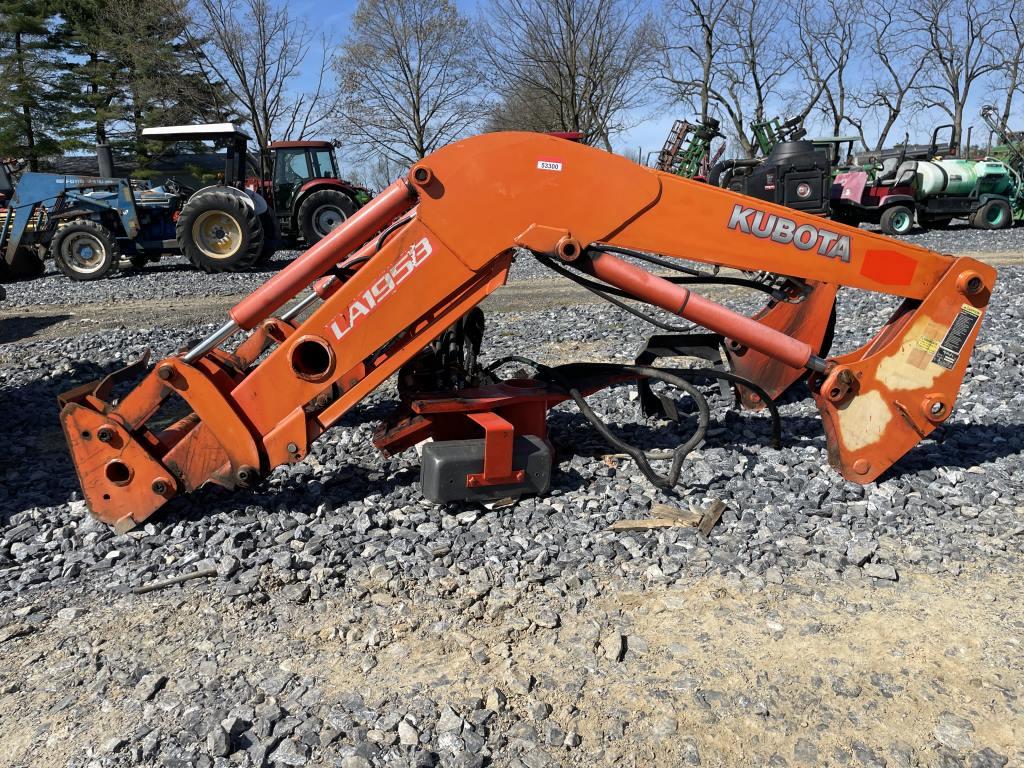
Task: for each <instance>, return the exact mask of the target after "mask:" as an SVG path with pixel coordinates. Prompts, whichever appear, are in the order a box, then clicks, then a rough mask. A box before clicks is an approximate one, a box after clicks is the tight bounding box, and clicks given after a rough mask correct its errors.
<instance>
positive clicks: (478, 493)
mask: <svg viewBox="0 0 1024 768" xmlns="http://www.w3.org/2000/svg"><path fill="white" fill-rule="evenodd" d="M484 442H485V441H484V438H479V439H473V440H445V441H443V442H433V443H427V444H426V445H424V446H423V459H422V461H423V463H422V475H421V477H422V484H423V495H424V496H425V497H426V498H427V499H429V500H430V501H432V502H434V503H435V504H446V503H448V502H450V501H493V500H495V499H504V498H510V497H519V496H524V495H527V494H543V493H547V491H548V488H550V487H551V467H552V465H553V464H554V459H553V455H552V451H551V447H550V446H549V445H548V444H547V443H546V442H545V441H544V440H542V439H541V438H539V437H537V436H536V435H524V436H521V437H517V438H516V439H515V442H514V443H513V448H512V471H513V473H517V474H518V473H519V472H520V471H521V472H522V475H521V478H522V479H520V480H518V481H517V482H512V483H500V484H497V485H476V486H472V485H470V484H468V483H467V482H466V480H467V478H469V477H473V476H477V475H480V474H481V473H482V472H483V469H484Z"/></svg>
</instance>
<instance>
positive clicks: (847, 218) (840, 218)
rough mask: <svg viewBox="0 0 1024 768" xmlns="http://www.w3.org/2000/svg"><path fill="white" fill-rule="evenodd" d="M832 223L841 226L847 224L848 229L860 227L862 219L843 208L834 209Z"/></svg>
mask: <svg viewBox="0 0 1024 768" xmlns="http://www.w3.org/2000/svg"><path fill="white" fill-rule="evenodd" d="M831 219H832V221H835V222H838V223H840V224H845V225H846V226H848V227H859V226H860V217H859V216H858V215H857V214H855V213H854V212H853V211H847V210H844V209H842V208H833V209H832V213H831Z"/></svg>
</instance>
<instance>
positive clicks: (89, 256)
mask: <svg viewBox="0 0 1024 768" xmlns="http://www.w3.org/2000/svg"><path fill="white" fill-rule="evenodd" d="M50 258H52V259H53V263H54V264H56V265H57V269H59V270H60V271H61V272H63V273H64V274H65V275H67V276H68V277H70V278H71V279H72V280H74V281H76V282H85V281H87V280H101V279H103V278H104V277H106V276H107V275H109V274H110V272H111V270H114V269H117V265H118V263H119V262H120V261H121V249H120V248H119V247H118V245H117V238H116V237H115V236H114V233H113V232H111V231H110V230H109V229H107V228H106V227H104V226H103V225H102V224H100V223H99V222H96V221H90V220H89V219H80V220H78V221H72V222H71V223H70V224H66V225H64V226H63V227H61V228H60V229H58V230H57V234H55V235H54V236H53V240H51V241H50Z"/></svg>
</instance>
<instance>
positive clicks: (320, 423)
mask: <svg viewBox="0 0 1024 768" xmlns="http://www.w3.org/2000/svg"><path fill="white" fill-rule="evenodd" d="M516 248H525V249H528V250H530V251H532V252H534V253H535V254H538V255H539V257H540V258H541V259H542V260H548V261H554V262H556V263H557V264H560V265H561V269H562V270H563V271H565V270H568V271H569V272H571V273H572V274H573V275H576V276H578V277H579V278H580V279H582V280H587V281H590V283H591V284H593V283H595V282H600V283H601V284H602V285H603V286H605V287H606V288H607V289H608V290H609V291H612V292H615V295H618V296H620V297H623V296H624V297H629V298H634V299H637V300H639V301H643V302H646V303H648V304H652V305H655V306H658V307H661V308H662V309H665V310H668V311H669V312H671V313H673V314H675V315H678V316H679V317H682V318H686V319H689V320H691V321H693V322H694V323H697V324H699V325H701V326H704V327H705V328H707V329H709V330H710V331H713V332H714V333H715V334H718V335H719V336H720V337H721V338H722V339H723V340H724V345H725V350H726V354H727V356H728V359H729V361H730V363H731V367H732V369H733V370H734V371H736V372H738V373H740V374H742V380H743V381H746V382H749V384H750V386H751V389H747V390H743V387H742V386H741V392H742V394H743V395H744V399H743V401H744V403H745V404H746V405H748V406H752V407H757V405H758V404H759V402H760V401H761V400H763V398H760V396H758V395H757V394H755V393H754V389H753V388H756V389H758V390H759V391H761V392H763V393H765V394H766V395H767V397H768V398H769V399H771V398H774V397H775V396H777V395H778V394H779V393H780V392H781V391H782V390H783V389H785V387H786V386H788V385H789V384H791V383H793V382H794V381H795V380H797V379H798V378H800V377H801V376H804V375H807V374H808V372H809V374H810V379H809V384H810V386H811V390H812V393H813V396H814V400H815V402H816V403H817V406H818V408H819V410H820V412H821V414H822V417H823V421H824V426H825V434H826V437H827V444H828V452H829V457H830V461H831V463H832V465H833V466H834V467H835V468H836V469H837V470H838V471H840V472H841V473H842V474H843V475H844V476H845V477H846V478H848V479H850V480H854V481H856V482H868V481H871V480H873V479H874V478H876V477H877V476H878V475H879V474H881V473H882V472H884V471H885V470H886V469H887V468H888V467H890V466H891V465H892V464H893V463H894V462H895V461H897V460H898V459H899V458H900V457H901V456H903V455H904V454H905V453H906V452H907V451H908V450H910V449H911V448H912V447H913V446H914V445H915V444H916V443H917V442H919V441H920V440H921V439H922V438H924V437H926V436H927V435H928V434H929V433H930V432H931V431H932V430H933V429H934V428H935V427H936V426H937V425H938V424H940V423H941V422H943V421H944V420H945V419H947V418H948V416H949V414H950V412H951V410H952V408H953V405H954V402H955V400H956V396H957V392H958V390H959V387H960V383H961V381H962V379H963V376H964V372H965V369H966V367H967V364H968V360H969V357H970V354H971V350H972V349H973V346H974V342H975V339H976V337H977V334H978V331H979V328H980V325H981V319H982V316H983V315H984V312H985V307H986V305H987V303H988V300H989V296H990V293H991V291H992V288H993V285H994V282H995V272H994V270H993V269H992V268H991V267H988V266H986V265H984V264H981V263H979V262H977V261H974V260H972V259H966V258H953V257H950V256H943V255H939V254H937V253H933V252H931V251H928V250H925V249H923V248H919V247H916V246H913V245H908V244H906V243H902V242H898V241H895V240H890V239H888V238H885V237H881V236H877V235H874V234H870V233H867V232H864V231H861V230H858V229H853V228H850V227H845V226H842V225H839V224H836V223H834V222H831V221H826V220H822V219H820V218H817V217H815V216H811V215H807V214H802V213H800V212H798V211H794V210H791V209H788V208H781V207H778V206H773V205H770V204H767V203H762V202H760V201H756V200H753V199H751V198H747V197H743V196H741V195H737V194H735V193H732V192H729V191H726V190H723V189H718V188H715V187H708V186H706V185H703V184H699V183H696V182H692V181H688V180H686V179H682V178H680V177H677V176H673V175H669V174H666V173H661V172H658V171H654V170H651V169H647V168H643V167H640V166H638V165H636V164H634V163H632V162H630V161H628V160H626V159H624V158H621V157H617V156H615V155H611V154H608V153H606V152H603V151H600V150H596V149H593V148H589V147H586V146H583V145H580V144H576V143H573V142H569V141H565V140H563V139H560V138H555V137H551V136H544V135H540V134H531V133H495V134H488V135H483V136H478V137H475V138H471V139H466V140H464V141H461V142H458V143H456V144H453V145H450V146H448V147H446V148H444V149H442V150H439V151H438V152H436V153H434V154H433V155H431V156H430V157H427V158H425V159H424V160H423V161H421V162H419V163H417V164H416V165H414V166H413V167H412V168H411V169H410V171H409V174H408V176H407V177H406V178H404V179H402V180H400V181H398V182H396V183H395V184H393V185H392V186H391V187H389V188H388V189H387V190H385V191H384V192H383V193H382V194H381V195H379V196H378V197H377V198H375V199H374V200H373V201H372V202H371V203H369V204H368V205H366V206H365V207H363V208H362V209H360V210H359V211H358V212H357V213H356V214H355V215H354V216H352V217H351V218H350V219H348V220H347V221H346V222H345V223H344V224H342V225H341V226H340V227H338V228H337V229H336V230H335V231H334V232H333V233H331V235H329V236H328V237H326V238H324V239H323V240H322V241H320V242H319V243H318V244H316V245H314V246H313V247H312V248H310V249H309V250H308V251H307V252H306V253H305V254H303V255H302V256H301V257H300V258H298V259H297V260H296V261H294V262H293V263H292V264H290V265H289V266H288V267H287V268H285V269H283V270H282V271H281V272H279V273H277V274H276V275H275V276H274V277H272V278H271V279H270V280H268V281H267V282H266V283H265V284H264V285H263V286H261V287H260V288H259V289H258V290H256V291H255V292H254V293H253V294H252V295H250V296H248V297H247V298H246V299H244V300H243V301H241V302H240V303H239V304H238V305H236V306H235V307H234V308H233V309H232V310H231V312H230V320H229V321H228V322H227V323H225V325H224V326H223V327H222V328H221V329H220V330H219V331H218V332H217V333H215V334H213V335H212V336H211V337H210V338H208V339H207V340H205V341H204V342H203V343H201V344H200V345H198V346H197V347H195V348H194V349H192V350H190V351H188V352H186V353H183V354H179V355H174V356H172V357H169V358H166V359H164V360H161V361H160V362H158V363H157V364H156V365H155V366H154V367H153V368H152V369H150V370H149V371H148V373H146V374H145V375H144V377H143V378H142V380H141V382H139V383H138V385H137V386H136V387H135V388H134V389H133V390H131V391H130V392H129V393H128V394H127V395H126V396H125V397H123V398H122V399H120V401H118V402H117V403H113V402H110V396H111V391H112V389H113V387H114V385H115V384H116V383H118V382H119V381H122V380H124V379H125V378H127V377H128V376H132V377H135V376H137V375H138V374H139V373H141V372H142V370H143V369H144V368H145V362H144V361H140V363H139V364H138V365H136V366H134V367H130V369H128V370H125V371H121V372H118V373H116V374H113V375H112V376H109V377H107V379H104V380H103V381H101V382H98V383H95V384H91V385H87V386H84V387H80V388H78V389H76V390H74V391H72V392H68V393H66V394H65V395H64V396H62V398H61V402H62V405H63V410H62V412H61V420H62V423H63V427H64V430H65V434H66V437H67V440H68V444H69V446H70V449H71V453H72V455H73V458H74V462H75V466H76V468H77V471H78V475H79V479H80V480H81V483H82V488H83V491H84V495H85V498H86V500H87V501H88V504H89V506H90V508H91V510H92V511H93V513H94V514H95V515H97V516H98V517H99V518H101V519H102V520H104V521H106V522H108V523H110V524H112V525H114V526H115V527H116V528H118V529H119V530H126V529H128V528H130V527H132V526H134V525H135V524H137V523H139V522H141V521H142V520H144V519H146V518H147V517H148V516H149V515H151V514H152V513H153V512H154V511H156V510H157V509H159V508H160V507H161V506H162V505H163V504H165V503H166V502H167V501H168V500H170V499H171V498H173V497H174V496H176V495H178V494H180V493H183V492H188V491H191V490H193V489H195V488H198V487H199V486H201V485H203V484H205V483H210V482H212V483H217V484H220V485H222V486H225V487H228V488H233V487H236V486H250V485H252V484H253V483H254V482H255V481H256V480H258V479H259V478H260V477H262V476H265V475H266V474H268V473H269V472H270V471H271V470H272V469H273V468H274V467H277V466H279V465H281V464H286V463H294V462H298V461H301V460H302V459H303V458H304V457H305V456H306V454H307V453H308V451H309V448H310V445H311V443H312V442H313V441H314V440H315V439H316V438H317V437H318V436H319V435H320V434H321V433H323V432H324V431H325V430H326V429H328V428H329V427H331V425H333V424H335V423H336V422H337V421H338V420H339V419H340V418H341V417H342V415H343V414H345V412H346V411H348V410H349V409H350V408H352V407H353V406H354V405H355V404H356V403H358V402H359V401H360V400H361V399H362V398H364V397H366V396H367V395H368V394H369V393H370V392H372V391H373V390H374V389H375V388H376V387H378V386H379V385H380V384H382V383H383V382H384V381H385V380H387V379H388V378H389V377H391V376H392V375H393V374H395V373H398V372H400V371H401V376H400V381H399V387H400V391H401V392H402V402H403V406H402V412H401V413H400V414H399V418H396V419H395V420H393V421H391V422H389V423H388V424H387V425H385V427H384V428H382V430H381V431H380V433H379V434H378V437H377V439H376V442H377V444H378V445H379V446H380V447H382V448H383V449H384V450H386V451H397V450H401V449H403V448H404V447H407V446H409V445H412V444H414V443H416V442H419V441H420V440H422V439H424V438H426V437H428V436H429V437H433V438H434V440H435V443H436V444H438V445H440V446H441V447H439V448H438V449H437V450H438V451H439V452H438V453H437V455H436V457H434V459H436V465H437V467H441V468H442V469H439V470H437V471H439V472H441V473H442V476H443V477H444V478H448V481H447V485H446V486H445V488H447V486H448V485H452V483H451V480H450V478H451V476H452V472H455V475H454V476H455V477H456V478H457V479H458V482H456V483H454V485H455V486H459V488H457V489H456V490H457V491H466V492H467V493H470V492H479V493H483V492H487V491H489V490H493V492H494V493H503V494H504V495H515V493H519V492H525V491H526V490H529V489H531V488H532V490H534V491H537V490H540V491H543V489H544V488H546V485H545V481H544V477H543V473H544V469H543V467H542V466H539V465H537V464H535V463H534V460H535V459H536V457H537V456H542V457H543V456H547V455H548V454H547V453H545V451H546V448H545V446H546V445H547V437H546V431H545V426H544V421H545V416H546V410H547V408H549V407H550V406H551V405H553V404H555V403H557V402H560V401H562V400H565V399H566V398H567V397H569V396H570V395H569V394H567V392H568V391H569V390H570V389H572V387H567V386H566V385H565V381H564V379H562V380H560V381H561V383H559V381H556V380H547V381H542V380H540V379H541V378H543V377H539V378H538V379H537V380H533V379H530V380H512V381H506V382H501V381H497V380H489V379H487V378H486V376H483V375H482V374H481V375H482V376H483V378H479V377H478V378H477V379H474V380H472V381H466V382H463V383H462V384H459V385H454V384H447V383H444V382H447V381H449V379H443V378H440V375H439V374H438V375H434V376H433V378H430V376H428V374H431V375H433V374H437V371H434V370H428V368H429V366H427V363H426V362H425V361H426V359H427V358H426V357H425V356H424V355H422V354H420V353H421V352H422V351H423V350H424V348H426V347H428V345H430V348H431V350H433V351H434V354H433V355H432V356H431V360H437V359H439V358H440V356H441V352H440V351H439V350H442V349H448V348H449V347H450V345H451V344H454V343H455V342H454V341H453V339H456V337H457V339H456V340H457V341H458V343H459V344H464V342H465V338H470V337H472V336H473V333H474V331H473V330H472V329H473V323H474V322H475V318H476V316H477V314H478V313H479V310H474V307H476V305H477V304H479V303H480V302H481V301H482V300H483V299H484V298H485V297H486V296H487V295H488V294H490V293H491V292H493V291H494V290H495V289H497V288H498V287H499V286H501V285H502V284H503V283H504V282H505V280H506V277H507V274H508V269H509V266H510V264H511V261H512V258H513V255H514V253H515V249H516ZM634 252H644V253H645V254H660V256H661V257H662V259H664V260H665V261H664V263H665V264H669V265H671V264H673V263H676V260H687V261H690V262H703V263H707V264H712V265H720V266H724V267H732V268H735V269H738V270H744V271H746V272H758V273H761V272H763V273H770V274H771V275H773V276H785V277H786V278H788V279H786V280H782V278H779V279H778V280H777V281H776V282H775V283H774V284H773V285H774V286H775V287H774V288H773V289H772V290H773V291H774V295H773V298H772V300H771V301H770V302H769V304H768V306H767V307H766V308H765V309H764V310H762V311H761V312H759V313H758V314H756V315H755V316H753V317H745V316H743V315H741V314H738V313H736V312H733V311H731V310H729V309H727V308H725V307H724V306H721V305H719V304H717V303H715V302H713V301H710V300H708V299H706V298H704V297H702V296H700V295H699V294H698V293H696V292H694V291H692V290H690V289H689V288H687V284H688V283H687V282H686V280H673V279H669V278H666V277H661V276H658V275H655V274H652V273H651V272H650V271H648V270H646V269H643V268H641V267H639V266H637V264H636V263H635V262H636V259H632V258H630V257H631V256H637V255H638V254H636V253H634ZM838 286H847V287H850V288H860V289H864V290H869V291H875V292H880V293H886V294H891V295H894V296H899V297H902V298H903V299H904V301H903V303H902V304H901V306H900V308H899V309H898V310H897V311H896V312H895V313H894V315H893V316H892V317H891V318H890V319H889V320H888V322H886V323H885V324H884V325H883V327H882V328H881V329H880V330H879V331H878V333H877V334H876V335H875V336H874V337H873V338H872V339H870V340H869V341H868V342H867V343H866V344H864V346H862V347H860V348H859V349H857V350H856V351H854V352H851V353H849V354H845V355H842V356H840V357H837V358H834V359H826V358H824V357H823V356H822V345H823V337H824V336H825V334H826V327H825V326H826V325H827V321H828V316H829V313H830V312H831V311H832V309H833V304H834V299H835V293H836V288H837V287H838ZM307 289H312V290H310V292H309V293H308V295H306V296H305V297H304V298H301V299H300V298H299V297H300V296H301V295H302V294H303V293H304V292H305V291H306V290H307ZM294 299H299V300H298V302H297V303H295V304H293V305H292V307H291V308H290V309H288V310H286V311H285V312H283V313H279V310H281V309H282V308H283V307H285V306H286V305H287V304H288V303H289V302H292V301H293V300H294ZM456 330H457V331H458V333H455V331H456ZM244 334H247V335H245V338H244V340H242V341H241V343H240V344H239V345H237V346H235V347H234V351H231V352H229V351H227V350H226V349H225V348H224V343H225V342H226V341H228V340H229V339H232V338H233V337H238V336H242V335H244ZM446 345H448V346H446ZM458 349H460V350H463V349H464V347H458ZM425 372H426V373H425ZM554 375H555V374H552V376H554ZM559 375H562V374H559ZM647 375H648V373H645V372H644V371H641V370H640V369H635V370H631V371H630V372H629V373H628V375H627V378H629V377H633V378H641V377H644V376H647ZM417 377H419V378H417ZM424 377H426V378H424ZM621 379H622V376H619V377H618V380H621ZM417 382H419V383H417ZM424 382H427V383H424ZM439 382H441V383H439ZM607 383H609V382H603V383H600V382H599V383H594V382H593V381H591V382H590V383H589V384H587V385H586V386H584V385H581V386H580V389H581V390H587V391H593V390H594V389H596V388H599V387H600V386H603V385H606V384H607ZM591 384H592V386H591ZM760 404H761V405H763V404H764V403H763V402H760ZM171 413H173V414H174V415H175V416H176V417H178V418H177V420H173V419H169V418H168V416H169V414H171ZM467 438H474V439H476V443H473V444H474V445H476V444H479V446H480V451H479V452H478V454H474V455H473V456H471V457H470V459H466V460H464V459H465V456H463V454H462V453H459V452H458V451H463V450H467V449H466V448H465V446H466V445H469V443H472V442H473V441H472V440H470V441H469V442H467ZM523 440H526V442H525V443H524V442H523ZM452 441H454V442H452ZM456 442H457V443H458V446H456ZM446 444H447V445H448V446H449V447H448V448H445V447H444V446H445V445H446ZM456 448H457V449H458V450H456ZM449 449H450V450H449ZM446 451H447V452H446ZM524 451H525V453H524ZM431 455H432V456H434V455H433V454H431ZM460 457H461V458H460ZM524 457H527V458H524ZM434 459H432V460H434ZM467 462H468V463H467ZM524 462H525V463H524ZM466 467H469V468H468V469H467V468H466ZM453 468H454V469H453ZM425 471H426V470H425ZM531 483H533V485H530V484H531ZM424 487H425V493H426V482H425V486H424ZM445 488H440V489H439V490H437V494H438V498H439V499H441V500H445V499H448V498H450V497H449V496H445V495H444V494H446V493H449V492H450V491H448V490H445ZM467 489H468V490H467Z"/></svg>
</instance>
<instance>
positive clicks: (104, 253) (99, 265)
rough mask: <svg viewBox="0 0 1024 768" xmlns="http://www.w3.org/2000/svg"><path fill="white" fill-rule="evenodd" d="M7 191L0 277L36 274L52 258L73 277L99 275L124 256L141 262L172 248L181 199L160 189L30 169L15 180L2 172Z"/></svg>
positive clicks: (0, 186) (0, 181)
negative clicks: (152, 254) (148, 254)
mask: <svg viewBox="0 0 1024 768" xmlns="http://www.w3.org/2000/svg"><path fill="white" fill-rule="evenodd" d="M4 177H6V178H4ZM4 188H6V190H5V189H4ZM4 191H6V192H7V196H8V202H7V207H6V209H5V210H4V211H3V212H2V213H0V255H2V259H0V276H4V277H8V278H14V279H23V278H31V277H35V276H37V275H40V274H42V272H43V270H44V260H45V259H46V258H47V257H48V256H49V257H51V258H53V260H54V263H55V264H56V266H57V268H58V269H60V271H61V272H63V273H64V274H66V275H67V276H68V277H70V278H71V279H72V280H97V279H99V278H102V277H105V276H106V275H107V274H109V273H110V271H111V270H113V269H116V268H117V267H118V266H119V265H120V262H121V260H122V258H127V259H129V260H131V261H132V262H139V260H141V261H142V262H144V261H145V258H146V254H147V253H149V252H154V253H157V252H162V251H166V250H167V249H168V247H169V246H173V247H177V243H176V241H175V234H174V214H175V213H176V212H177V210H178V209H179V208H180V205H179V203H178V196H177V195H175V194H173V193H172V192H170V191H167V190H164V189H162V188H156V189H148V188H146V186H145V185H144V184H140V183H138V182H133V181H131V180H129V179H119V178H107V177H99V176H76V175H67V174H53V173H35V172H26V173H23V174H22V175H21V178H19V179H18V182H17V184H16V185H12V184H11V183H10V178H9V176H8V175H7V174H6V172H0V193H2V192H4ZM140 263H141V262H140ZM5 273H6V274H5Z"/></svg>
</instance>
